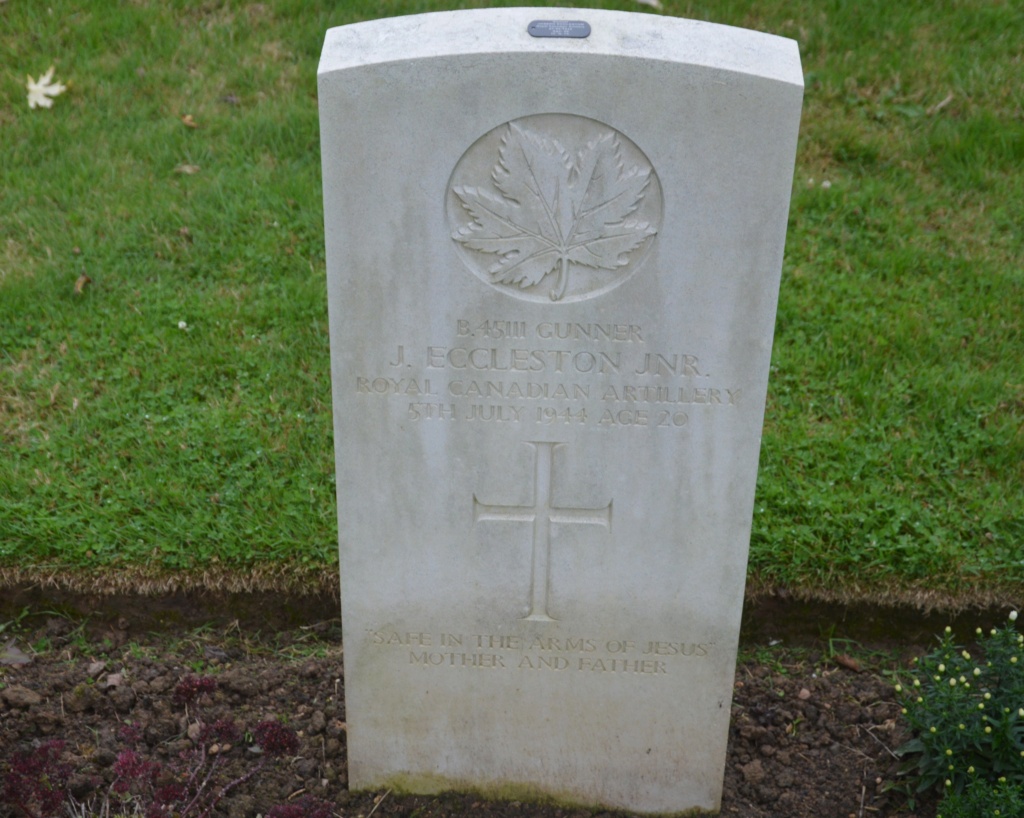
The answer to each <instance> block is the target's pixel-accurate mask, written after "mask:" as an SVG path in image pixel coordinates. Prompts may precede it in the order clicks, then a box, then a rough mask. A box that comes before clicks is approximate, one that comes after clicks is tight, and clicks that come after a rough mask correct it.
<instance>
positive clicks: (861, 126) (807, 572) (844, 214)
mask: <svg viewBox="0 0 1024 818" xmlns="http://www.w3.org/2000/svg"><path fill="white" fill-rule="evenodd" d="M498 5H544V4H543V3H524V2H523V1H522V0H515V1H514V2H501V3H497V2H494V3H487V2H475V3H474V2H465V3H456V2H441V1H440V0H434V1H433V2H426V1H425V0H423V1H421V2H384V0H381V1H380V2H372V1H371V0H362V2H358V1H357V2H347V3H333V2H332V3H327V2H298V0H275V1H273V2H265V3H258V4H257V3H230V2H212V1H211V2H203V3H199V2H182V1H181V0H178V2H168V1H167V0H164V2H159V3H158V2H145V1H144V0H136V2H133V3H122V4H116V5H115V6H111V5H109V4H101V3H98V2H72V0H54V2H49V3H47V4H37V3H19V2H14V3H7V4H2V5H0V54H2V60H0V155H2V158H3V161H2V162H0V447H2V456H0V570H2V571H3V572H4V575H5V576H6V577H7V578H8V579H9V580H11V579H18V578H29V577H31V578H39V577H51V578H53V581H55V582H58V583H61V584H75V583H78V584H80V585H81V586H82V587H87V586H89V585H90V584H92V585H95V586H96V587H107V588H112V587H121V588H146V587H148V588H158V587H164V588H171V587H181V586H187V585H189V584H194V585H199V586H226V587H233V588H237V587H249V586H253V587H256V586H261V587H265V586H270V587H282V586H285V585H290V586H291V587H310V588H313V587H317V588H319V587H323V585H324V584H325V583H329V582H331V577H332V576H333V574H334V573H335V570H336V545H335V540H336V526H335V521H334V513H335V512H334V494H333V493H334V487H333V474H332V472H333V464H332V454H331V453H332V443H331V422H330V384H329V369H328V354H329V353H328V343H327V326H326V295H325V288H324V261H323V226H322V210H321V202H320V176H319V135H318V129H317V127H318V126H317V110H316V64H317V60H318V57H319V50H320V46H321V43H322V39H323V33H324V31H325V30H326V29H327V28H328V27H330V26H334V25H342V24H345V23H350V22H356V21H358V20H361V19H369V18H372V17H378V16H383V15H390V14H406V13H415V12H421V11H430V10H442V9H455V8H471V7H482V6H498ZM563 5H578V6H588V7H601V8H612V9H624V10H634V11H639V12H644V13H654V12H653V11H652V10H651V9H649V8H647V7H645V6H641V5H638V4H636V3H634V2H631V1H629V0H622V1H620V2H599V1H598V0H588V2H586V3H563ZM663 5H664V6H665V11H664V13H671V14H677V15H680V16H688V17H694V18H698V19H706V20H712V21H715V22H723V23H729V24H732V25H741V26H746V27H751V28H756V29H760V30H765V31H770V32H773V33H778V34H781V35H784V36H789V37H792V38H794V39H796V40H798V41H799V42H800V44H801V52H802V57H803V61H804V71H805V74H806V78H807V92H806V97H805V107H804V117H803V122H802V127H801V142H800V151H799V155H798V161H797V173H796V178H795V180H794V197H793V206H792V211H791V219H790V229H789V235H788V241H787V257H786V264H785V268H784V274H783V285H782V293H781V301H780V306H779V320H778V325H777V330H776V339H775V349H774V354H773V372H772V381H771V386H770V389H769V403H768V413H767V421H766V427H765V435H764V444H763V450H762V457H761V471H760V475H759V483H758V500H757V505H756V508H755V519H754V535H753V542H752V546H751V573H750V579H751V587H752V588H753V589H755V590H764V589H778V588H787V589H789V590H791V591H792V592H793V593H796V594H800V595H805V596H818V597H824V598H846V597H859V598H878V599H882V598H892V599H903V600H907V599H909V600H915V599H916V600H919V601H925V602H943V601H945V602H957V603H970V602H972V601H974V602H991V601H1005V600H1011V599H1014V598H1017V599H1020V598H1021V596H1022V595H1024V490H1022V489H1021V486H1022V485H1024V363H1022V360H1024V337H1022V324H1024V319H1022V312H1024V264H1022V260H1024V231H1022V229H1021V216H1020V214H1021V213H1022V212H1024V174H1022V171H1021V168H1022V167H1024V56H1022V48H1021V45H1020V44H1021V43H1022V42H1024V15H1021V14H1020V11H1019V9H1018V8H1016V7H1015V4H1014V3H1013V2H1009V1H1008V2H999V0H974V2H962V3H952V2H943V3H933V2H926V1H925V0H918V1H917V2H906V3H882V2H876V1H874V0H870V1H867V0H866V1H865V2H861V3H857V4H851V3H846V2H842V0H831V2H817V1H814V2H812V0H804V2H799V1H798V2H793V1H792V0H790V1H788V2H782V1H781V0H761V2H750V0H743V2H740V0H729V1H728V2H672V0H663ZM51 63H55V64H56V67H57V72H56V74H57V79H58V80H60V81H62V82H67V83H69V86H70V87H69V90H68V91H67V92H66V93H65V94H64V95H63V96H60V97H58V98H57V100H56V102H55V105H54V107H53V109H52V110H49V111H45V110H34V111H30V110H29V108H28V106H27V104H26V101H25V87H24V83H25V74H32V75H33V76H38V75H39V74H40V73H42V72H43V71H45V70H46V68H47V67H48V66H49V65H50V64H51ZM185 116H190V117H191V121H192V122H194V123H195V124H197V125H198V127H196V128H191V127H188V126H187V125H186V124H185V123H184V122H183V120H182V117H185ZM194 169H197V170H195V172H193V173H188V172H185V171H189V170H194ZM823 183H827V184H823ZM83 273H85V274H87V275H88V276H89V278H90V279H91V283H90V284H89V285H87V286H85V288H84V290H83V291H82V292H81V293H80V294H78V293H76V292H75V282H76V280H79V278H80V276H81V275H82V274H83ZM180 322H184V323H185V326H186V328H184V329H181V328H179V323H180Z"/></svg>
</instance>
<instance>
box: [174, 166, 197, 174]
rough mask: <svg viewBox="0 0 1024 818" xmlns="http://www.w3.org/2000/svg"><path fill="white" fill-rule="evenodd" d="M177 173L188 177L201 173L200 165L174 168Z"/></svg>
mask: <svg viewBox="0 0 1024 818" xmlns="http://www.w3.org/2000/svg"><path fill="white" fill-rule="evenodd" d="M174 172H175V173H184V174H185V175H186V176H192V175H194V174H196V173H199V165H178V166H177V167H175V168H174Z"/></svg>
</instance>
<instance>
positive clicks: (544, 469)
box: [473, 441, 612, 622]
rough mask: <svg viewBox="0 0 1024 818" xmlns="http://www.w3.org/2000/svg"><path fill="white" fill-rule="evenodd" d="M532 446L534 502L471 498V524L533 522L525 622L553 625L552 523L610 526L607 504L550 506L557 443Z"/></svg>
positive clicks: (534, 443)
mask: <svg viewBox="0 0 1024 818" xmlns="http://www.w3.org/2000/svg"><path fill="white" fill-rule="evenodd" d="M529 445H531V446H533V447H534V483H533V485H534V500H533V505H532V506H499V505H488V504H486V503H481V502H480V501H479V500H478V499H477V497H476V495H475V494H474V495H473V522H474V523H478V522H483V521H504V522H524V523H533V550H532V556H531V560H530V562H531V566H532V568H531V577H530V612H529V614H528V615H527V616H526V617H524V618H525V619H529V620H539V621H543V622H553V621H555V620H553V619H552V618H551V617H550V616H549V615H548V590H549V585H550V567H549V558H550V556H551V526H552V524H561V525H571V524H583V525H600V526H604V527H605V528H607V529H609V530H610V529H611V526H612V504H611V501H609V502H608V505H606V506H604V507H603V508H559V507H557V506H555V505H553V503H552V493H553V489H554V485H553V483H554V480H553V476H554V475H553V465H552V454H553V453H554V450H555V448H556V447H558V446H560V445H563V444H560V443H542V442H532V441H531V442H530V444H529Z"/></svg>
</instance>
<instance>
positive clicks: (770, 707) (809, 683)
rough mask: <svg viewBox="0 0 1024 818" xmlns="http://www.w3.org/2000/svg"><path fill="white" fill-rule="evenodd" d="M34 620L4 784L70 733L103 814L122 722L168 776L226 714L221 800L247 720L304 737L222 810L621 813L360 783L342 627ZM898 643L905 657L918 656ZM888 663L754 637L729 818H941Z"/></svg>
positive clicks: (1, 679)
mask: <svg viewBox="0 0 1024 818" xmlns="http://www.w3.org/2000/svg"><path fill="white" fill-rule="evenodd" d="M24 624H26V625H29V626H28V627H22V629H21V630H20V631H18V632H17V638H16V640H15V641H14V642H11V640H10V633H11V631H10V630H9V631H8V632H7V633H4V634H0V654H3V653H4V650H3V649H4V647H5V645H7V654H6V655H7V656H8V661H17V660H18V657H19V655H21V654H23V656H21V661H24V660H25V659H30V660H31V661H28V662H26V663H24V664H0V793H2V792H3V784H2V780H3V779H2V776H3V773H4V772H5V771H7V770H9V768H10V765H11V763H12V761H15V760H16V758H17V754H19V753H24V752H25V751H27V750H32V748H34V747H38V746H39V745H40V744H41V743H43V742H46V741H49V740H53V739H60V740H62V741H64V742H65V744H64V746H63V749H62V750H61V762H62V763H65V764H66V765H68V769H69V771H70V772H71V774H70V777H69V787H70V790H71V792H72V793H73V795H74V796H75V798H76V799H77V800H78V801H79V802H82V803H86V804H88V803H90V802H91V803H92V805H93V807H92V809H93V810H98V805H100V804H101V803H102V800H103V796H104V793H106V792H108V790H109V787H110V785H111V783H112V782H113V781H114V779H115V777H116V775H117V773H116V771H117V770H119V769H120V770H123V766H119V762H118V755H119V753H121V752H122V751H123V750H125V749H127V748H128V745H127V744H126V743H125V739H124V731H123V729H122V728H123V726H124V725H125V724H126V723H131V724H133V725H134V726H135V727H136V728H137V730H136V731H135V740H136V743H135V744H134V748H135V751H136V752H137V754H138V756H137V757H138V759H139V760H140V761H142V762H159V763H160V765H161V767H162V770H163V773H162V775H163V776H164V777H165V779H166V780H164V781H163V783H167V780H170V778H173V775H175V774H176V775H179V776H180V775H181V774H182V769H183V768H182V767H181V765H182V762H181V760H180V759H181V758H183V757H184V758H186V759H191V761H192V763H193V765H194V762H195V761H196V759H197V758H200V757H201V748H200V745H203V747H202V751H206V753H207V754H206V756H205V758H206V763H207V765H208V766H209V763H210V761H211V760H212V759H213V756H212V755H210V754H209V750H210V749H212V748H213V744H215V743H218V737H217V736H216V735H212V734H211V735H206V736H203V735H201V734H200V730H199V728H197V727H195V726H194V725H195V724H196V723H197V722H199V721H202V722H203V723H204V724H206V725H213V724H215V723H217V722H218V720H223V719H231V720H233V721H234V722H235V724H236V725H239V726H241V727H243V728H244V730H245V731H246V732H244V733H241V734H239V735H238V736H236V737H235V740H234V743H232V742H231V741H220V742H219V743H220V745H221V746H218V747H217V748H216V749H217V750H218V751H219V752H218V753H217V755H219V760H218V761H217V764H218V765H220V766H219V769H218V770H217V772H216V773H215V776H214V779H215V780H211V783H210V785H209V787H208V791H209V792H214V791H215V790H216V789H218V788H219V787H221V786H223V784H224V783H227V782H229V781H231V780H234V779H236V778H238V777H239V776H242V775H243V774H244V773H245V772H246V771H247V770H250V769H252V768H253V767H254V765H255V764H257V763H258V759H259V756H257V755H256V754H254V753H253V752H251V751H250V749H249V747H250V746H251V741H252V730H253V727H254V726H255V725H256V724H258V723H260V722H263V721H266V720H273V719H278V720H281V721H284V722H286V723H287V725H288V726H289V727H290V728H292V729H294V730H295V731H297V733H298V739H299V744H298V749H297V751H294V752H288V753H287V754H285V755H284V756H282V757H281V758H280V759H278V760H277V761H276V763H274V764H268V765H267V767H266V768H265V769H264V770H263V771H262V772H261V773H260V774H259V775H258V776H254V777H253V778H252V779H251V780H249V781H247V782H245V783H244V784H241V785H239V786H237V787H236V788H234V789H232V790H231V791H230V792H228V793H227V794H226V795H225V797H224V798H223V799H222V800H220V802H219V804H218V805H217V807H216V809H215V811H214V812H213V813H212V814H213V815H221V816H230V818H243V817H246V818H248V816H256V815H264V816H266V815H267V814H268V811H269V810H270V809H271V807H272V806H273V805H278V804H285V805H291V807H292V811H291V812H287V813H286V812H278V813H276V814H278V815H286V816H288V818H294V817H295V816H302V815H310V816H313V815H315V814H316V815H319V814H321V813H316V812H315V804H316V803H317V802H314V801H311V800H309V796H315V797H316V798H318V799H321V800H322V801H329V802H331V803H332V804H333V810H332V814H334V815H341V816H363V818H368V817H369V816H370V815H371V813H372V814H373V815H378V816H410V817H411V816H419V818H447V817H448V816H458V815H467V814H473V815H485V816H487V815H490V816H501V817H502V818H522V817H523V816H549V817H550V818H586V817H587V816H594V818H598V816H600V818H606V817H607V818H611V816H612V815H618V813H609V812H605V811H601V810H587V809H567V808H564V807H561V808H560V807H557V806H553V805H537V804H532V803H525V802H507V801H485V800H482V799H480V798H479V797H476V796H472V795H443V796H431V797H425V796H401V795H399V794H397V793H393V792H386V793H385V792H377V793H365V794H352V793H349V792H348V790H347V787H346V780H347V772H346V758H345V730H346V727H345V709H344V688H343V674H342V670H343V649H342V645H341V635H340V623H339V622H338V621H337V620H333V621H328V622H324V623H320V624H318V625H313V626H306V627H296V628H292V629H289V630H283V631H279V632H277V633H275V634H274V635H273V637H272V638H266V637H263V638H260V637H258V636H256V637H254V636H252V635H248V634H244V633H243V632H242V630H241V629H240V628H239V627H238V626H237V623H236V624H235V626H234V627H223V626H218V627H216V628H206V629H198V630H197V629H195V628H191V627H190V628H183V627H179V628H170V629H165V630H161V631H159V632H155V633H154V632H147V631H144V630H141V629H139V628H136V627H133V625H132V623H131V622H130V621H128V620H127V619H125V618H123V617H122V618H120V619H119V620H115V621H113V622H108V623H105V624H98V623H96V622H95V620H84V621H83V620H76V619H74V618H69V617H67V616H50V617H41V616H35V617H33V618H32V619H31V622H30V623H29V622H28V621H27V622H26V623H24ZM902 652H903V657H902V658H904V659H905V658H907V655H908V653H913V652H921V650H920V649H915V648H909V649H908V648H903V649H902ZM12 657H13V659H12ZM894 658H895V657H894V654H893V651H892V649H891V648H890V647H888V646H887V652H885V653H882V652H872V651H871V650H870V649H869V646H865V645H863V644H862V645H860V646H859V647H858V649H857V650H855V651H850V652H849V655H846V654H838V653H837V652H836V651H835V644H833V645H832V647H831V649H829V646H828V644H827V643H826V644H825V645H823V646H822V647H820V648H818V649H814V648H800V649H794V650H790V651H785V650H782V651H780V649H779V648H773V649H771V650H768V649H765V648H761V649H757V648H753V647H751V646H747V647H746V648H745V649H744V651H743V652H742V655H741V661H740V664H739V666H738V668H737V672H736V681H735V690H734V700H733V709H732V723H731V728H730V736H729V754H728V759H727V764H726V775H725V791H724V795H723V799H722V815H725V816H735V818H768V816H772V817H773V818H777V817H778V818H822V816H839V818H847V816H849V817H850V818H865V817H866V816H889V815H901V816H908V818H909V816H917V818H933V816H934V815H935V803H936V802H935V800H934V798H927V799H925V801H924V802H922V801H920V800H919V801H918V803H917V805H916V808H910V807H909V806H908V805H907V803H906V799H905V798H903V797H902V796H901V795H899V794H897V793H893V792H887V791H886V784H887V782H891V781H892V780H893V777H894V775H895V769H896V765H897V762H896V759H895V757H894V755H893V752H892V751H893V750H894V749H895V748H896V747H898V746H899V745H900V744H901V743H903V741H905V740H906V739H907V738H908V736H907V735H906V734H905V732H904V730H903V728H902V727H901V726H900V722H899V708H898V706H897V704H896V703H895V701H894V698H893V695H892V681H891V679H889V678H887V677H885V676H884V675H883V674H882V671H883V670H884V669H885V668H887V667H890V666H891V664H892V661H893V659H894ZM189 676H192V677H193V678H201V677H205V676H211V677H214V678H215V679H216V683H217V684H216V689H215V690H207V691H204V692H201V695H199V696H198V697H197V698H196V699H195V700H193V701H191V702H186V703H183V701H182V699H181V697H180V695H179V696H178V697H177V698H176V696H175V692H176V690H177V691H178V692H179V693H180V682H181V680H182V679H184V678H186V677H189ZM223 745H228V746H227V747H225V746H223ZM186 766H187V765H186ZM175 770H176V771H177V772H174V771H175ZM204 774H205V773H204ZM168 777H170V778H168ZM158 783H160V782H158ZM304 797H305V798H306V800H303V798H304ZM300 805H305V806H304V807H302V806H300ZM303 810H305V811H303ZM61 814H63V813H61ZM84 814H86V815H91V814H99V812H98V811H94V812H85V813H84ZM111 814H113V813H111ZM189 814H193V813H189ZM194 814H197V815H198V814H199V810H198V808H195V811H194ZM16 815H18V816H21V815H23V813H22V812H20V811H18V810H17V809H16V807H15V805H14V804H12V803H7V804H3V805H0V817H2V818H8V817H9V816H10V817H11V818H13V816H16Z"/></svg>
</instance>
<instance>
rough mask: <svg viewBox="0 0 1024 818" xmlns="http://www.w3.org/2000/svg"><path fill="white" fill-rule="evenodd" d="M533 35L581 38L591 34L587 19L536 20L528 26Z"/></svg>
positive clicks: (527, 28)
mask: <svg viewBox="0 0 1024 818" xmlns="http://www.w3.org/2000/svg"><path fill="white" fill-rule="evenodd" d="M526 30H527V31H528V32H529V34H530V36H531V37H572V38H573V39H577V40H581V39H583V38H584V37H589V36H590V23H588V22H587V21H586V20H534V21H533V22H532V23H530V25H528V26H527V27H526Z"/></svg>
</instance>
